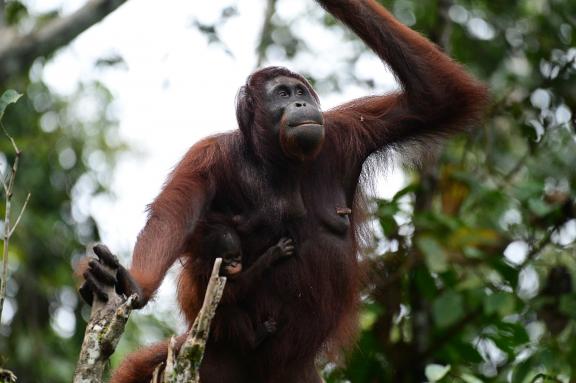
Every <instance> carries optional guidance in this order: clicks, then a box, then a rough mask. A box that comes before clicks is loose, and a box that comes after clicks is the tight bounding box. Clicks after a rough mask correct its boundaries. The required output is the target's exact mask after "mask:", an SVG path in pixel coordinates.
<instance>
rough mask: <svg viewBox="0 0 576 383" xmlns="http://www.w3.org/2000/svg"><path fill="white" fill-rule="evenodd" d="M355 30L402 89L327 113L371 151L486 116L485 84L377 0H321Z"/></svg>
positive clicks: (450, 129) (444, 132)
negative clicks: (356, 133) (363, 140)
mask: <svg viewBox="0 0 576 383" xmlns="http://www.w3.org/2000/svg"><path fill="white" fill-rule="evenodd" d="M318 2H319V3H320V4H321V5H322V6H323V7H324V8H325V9H326V10H327V11H328V12H330V13H331V14H332V15H334V17H336V18H337V19H339V20H341V21H342V22H343V23H344V24H346V26H348V28H350V29H351V30H352V31H354V32H355V33H356V34H357V35H358V36H359V37H360V38H361V39H362V40H363V41H364V42H365V43H366V45H368V46H369V47H370V48H371V49H372V50H373V51H374V52H375V53H376V54H377V55H378V56H379V57H380V58H381V59H382V60H383V61H384V62H385V63H386V64H388V65H389V66H390V68H391V69H392V71H393V73H394V75H395V76H396V78H397V79H398V80H399V82H400V86H401V88H402V89H401V91H400V92H397V93H393V94H389V95H384V96H374V97H367V98H363V99H358V100H354V101H352V102H350V103H347V104H344V105H341V106H339V107H337V108H335V109H333V110H332V111H329V112H328V113H326V115H325V117H326V120H327V121H342V120H344V121H346V122H347V123H348V125H350V123H351V124H353V125H354V127H355V128H358V129H359V130H361V131H362V136H363V137H365V138H366V139H368V141H369V142H368V143H367V144H368V145H367V146H366V148H367V150H368V151H373V150H377V149H379V148H381V147H383V146H385V145H390V144H395V143H398V142H402V141H410V140H411V139H418V138H420V136H429V137H431V138H433V137H435V136H436V137H438V136H439V137H442V136H445V135H447V134H450V133H452V132H458V131H461V130H464V129H465V128H466V127H467V126H468V125H469V124H470V123H471V122H475V121H476V120H478V119H479V118H480V117H481V114H482V112H483V109H484V108H485V106H486V102H487V90H486V88H485V87H484V86H483V85H482V84H480V83H479V82H477V81H476V80H475V79H474V78H472V77H471V76H470V75H469V74H468V73H466V71H465V70H464V68H463V67H462V66H460V65H459V64H457V63H455V62H454V61H453V60H452V59H450V58H449V57H448V56H447V55H446V54H444V53H443V52H442V51H441V50H440V49H439V48H438V47H436V46H435V45H434V44H433V43H431V42H430V41H428V40H427V39H426V38H425V37H423V36H421V35H420V34H419V33H417V32H415V31H413V30H412V29H410V28H408V27H406V26H405V25H403V24H401V23H400V22H398V21H397V20H396V19H395V18H394V17H393V16H392V15H391V14H390V13H389V12H388V11H387V10H386V9H384V8H383V7H382V6H380V5H379V4H378V3H377V2H376V1H374V0H318Z"/></svg>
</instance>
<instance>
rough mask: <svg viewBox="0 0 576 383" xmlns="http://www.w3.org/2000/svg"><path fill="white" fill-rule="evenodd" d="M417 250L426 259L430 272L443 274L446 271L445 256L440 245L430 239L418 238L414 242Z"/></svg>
mask: <svg viewBox="0 0 576 383" xmlns="http://www.w3.org/2000/svg"><path fill="white" fill-rule="evenodd" d="M416 244H417V245H418V248H419V249H420V250H421V251H422V252H423V253H424V255H425V257H426V264H427V265H428V267H429V268H430V270H431V271H433V272H435V273H443V272H445V271H446V270H448V262H447V260H446V254H445V251H444V249H443V248H442V246H441V245H440V243H438V241H436V239H434V238H432V237H420V238H418V239H417V240H416Z"/></svg>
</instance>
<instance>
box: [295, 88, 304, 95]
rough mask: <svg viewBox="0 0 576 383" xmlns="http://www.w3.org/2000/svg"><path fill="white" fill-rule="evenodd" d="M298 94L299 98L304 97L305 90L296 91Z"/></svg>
mask: <svg viewBox="0 0 576 383" xmlns="http://www.w3.org/2000/svg"><path fill="white" fill-rule="evenodd" d="M296 94H297V95H298V96H302V95H304V90H302V88H298V89H296Z"/></svg>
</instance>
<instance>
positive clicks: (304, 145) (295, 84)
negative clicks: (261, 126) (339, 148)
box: [265, 76, 324, 161]
mask: <svg viewBox="0 0 576 383" xmlns="http://www.w3.org/2000/svg"><path fill="white" fill-rule="evenodd" d="M265 92H266V97H265V107H266V110H267V111H268V112H269V115H270V117H271V123H272V126H273V131H274V133H275V134H278V136H279V139H280V145H281V147H282V150H283V152H284V154H285V155H286V156H287V157H289V158H293V159H296V160H300V161H305V160H311V159H313V158H314V157H316V155H317V154H318V153H319V152H320V149H321V148H322V144H323V142H324V119H323V117H322V112H321V111H320V107H319V105H318V104H317V102H316V100H315V99H314V96H312V94H310V91H309V90H308V88H307V87H306V85H305V84H303V83H302V82H301V81H299V80H298V79H295V78H292V77H286V76H279V77H276V78H273V79H272V80H269V81H268V82H267V83H266V85H265Z"/></svg>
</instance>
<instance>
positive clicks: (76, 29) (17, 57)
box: [0, 0, 127, 82]
mask: <svg viewBox="0 0 576 383" xmlns="http://www.w3.org/2000/svg"><path fill="white" fill-rule="evenodd" d="M126 1H127V0H89V1H88V2H87V3H86V4H85V5H84V6H83V7H82V8H80V9H78V10H77V11H76V12H74V13H72V14H70V15H67V16H63V17H60V18H58V19H56V20H54V21H51V22H50V23H48V24H46V25H45V26H43V27H41V28H39V29H36V30H34V31H32V32H30V33H28V34H25V35H23V36H21V35H19V34H18V32H17V31H16V29H15V28H10V29H3V30H2V31H1V32H0V33H1V36H0V82H3V81H5V80H6V79H7V78H9V77H10V76H14V75H17V74H20V73H23V72H24V71H26V70H27V69H28V68H29V67H30V65H32V63H33V62H34V60H35V59H36V58H37V57H40V56H46V55H49V54H51V53H53V52H54V51H56V50H57V49H58V48H60V47H63V46H65V45H67V44H68V43H70V42H71V41H72V40H74V39H75V38H76V37H77V36H78V35H79V34H81V33H82V32H84V31H85V30H87V29H88V28H90V27H91V26H92V25H94V24H96V23H98V22H99V21H101V20H102V19H104V18H105V17H106V16H107V15H109V14H110V13H112V12H113V11H114V10H116V9H117V8H118V7H120V6H121V5H122V4H124V3H125V2H126Z"/></svg>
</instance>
